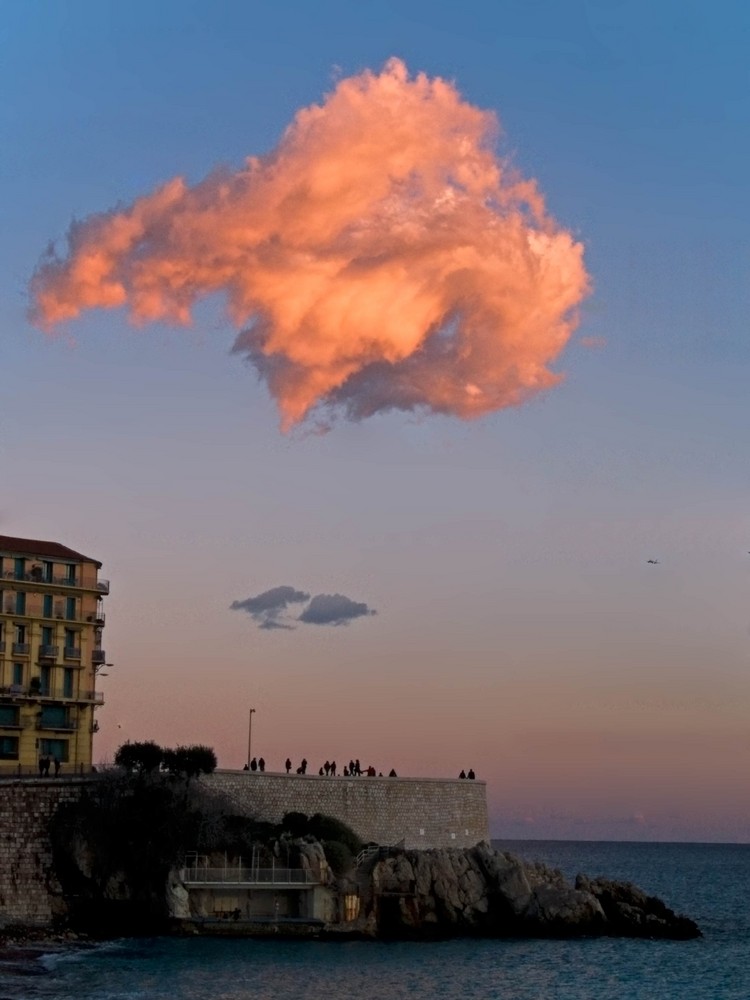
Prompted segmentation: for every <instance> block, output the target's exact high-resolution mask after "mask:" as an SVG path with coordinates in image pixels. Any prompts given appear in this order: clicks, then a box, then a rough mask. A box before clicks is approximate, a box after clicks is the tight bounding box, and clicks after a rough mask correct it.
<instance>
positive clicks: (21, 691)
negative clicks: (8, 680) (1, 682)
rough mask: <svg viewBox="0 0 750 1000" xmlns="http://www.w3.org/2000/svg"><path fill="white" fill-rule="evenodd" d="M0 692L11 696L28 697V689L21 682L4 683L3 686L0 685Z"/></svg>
mask: <svg viewBox="0 0 750 1000" xmlns="http://www.w3.org/2000/svg"><path fill="white" fill-rule="evenodd" d="M0 694H2V695H5V696H6V697H8V696H9V697H11V698H28V697H29V693H28V690H27V689H26V688H25V687H24V685H23V684H6V685H5V686H4V687H0Z"/></svg>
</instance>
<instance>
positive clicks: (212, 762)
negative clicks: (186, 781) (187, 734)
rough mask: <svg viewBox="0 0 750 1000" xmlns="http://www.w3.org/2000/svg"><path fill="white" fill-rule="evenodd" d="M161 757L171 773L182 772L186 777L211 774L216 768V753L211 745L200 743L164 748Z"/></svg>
mask: <svg viewBox="0 0 750 1000" xmlns="http://www.w3.org/2000/svg"><path fill="white" fill-rule="evenodd" d="M162 759H163V763H164V767H165V768H166V769H167V770H168V771H169V772H170V773H171V774H184V775H186V776H187V777H188V778H196V777H197V776H198V775H199V774H212V773H213V772H214V771H215V770H216V754H215V753H214V751H213V750H212V749H211V747H206V746H201V745H200V744H195V745H193V746H187V747H176V748H175V749H174V750H169V749H167V750H164V751H163V754H162Z"/></svg>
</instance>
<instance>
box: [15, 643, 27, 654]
mask: <svg viewBox="0 0 750 1000" xmlns="http://www.w3.org/2000/svg"><path fill="white" fill-rule="evenodd" d="M29 648H30V647H29V644H28V642H14V643H13V655H14V656H28V653H29Z"/></svg>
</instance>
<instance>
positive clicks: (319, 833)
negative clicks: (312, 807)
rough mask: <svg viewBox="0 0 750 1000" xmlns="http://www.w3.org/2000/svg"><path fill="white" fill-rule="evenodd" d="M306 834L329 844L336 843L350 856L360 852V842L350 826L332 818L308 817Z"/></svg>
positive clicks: (320, 815)
mask: <svg viewBox="0 0 750 1000" xmlns="http://www.w3.org/2000/svg"><path fill="white" fill-rule="evenodd" d="M307 832H308V833H311V834H312V835H313V837H316V838H317V839H318V840H322V841H325V842H326V843H330V842H331V841H338V843H340V844H344V846H345V847H346V848H347V849H348V851H349V853H350V854H353V855H354V854H358V853H359V852H360V851H361V850H362V841H361V840H360V839H359V837H358V836H357V834H356V833H355V832H354V830H352V828H351V827H350V826H347V824H346V823H343V822H342V821H341V820H340V819H335V818H334V817H333V816H326V815H325V814H324V813H315V815H314V816H311V817H310V822H309V824H308V827H307Z"/></svg>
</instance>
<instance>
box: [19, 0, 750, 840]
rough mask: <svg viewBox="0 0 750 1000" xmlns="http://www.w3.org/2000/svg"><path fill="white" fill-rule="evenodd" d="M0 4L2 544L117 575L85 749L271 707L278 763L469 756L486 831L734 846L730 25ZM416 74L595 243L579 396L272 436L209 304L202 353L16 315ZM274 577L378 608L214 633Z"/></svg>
mask: <svg viewBox="0 0 750 1000" xmlns="http://www.w3.org/2000/svg"><path fill="white" fill-rule="evenodd" d="M2 17H3V21H4V30H3V32H2V38H3V41H2V42H0V46H2V51H1V52H0V86H2V91H3V93H5V94H6V95H9V97H6V100H5V101H4V102H3V105H2V108H0V131H1V132H2V135H3V137H4V138H3V143H2V151H1V152H0V190H1V191H2V195H1V196H0V265H1V266H0V283H1V284H0V324H1V326H0V328H1V329H2V338H1V339H0V365H1V366H2V372H3V375H4V378H3V384H4V390H5V406H4V407H3V410H2V432H3V433H2V437H1V438H0V463H2V468H3V470H4V473H5V475H4V479H3V482H4V489H3V491H2V494H0V530H2V531H4V532H5V533H7V534H12V535H28V536H30V537H41V538H53V539H57V540H59V541H61V542H63V543H65V544H68V545H71V546H72V547H74V548H78V549H81V550H82V551H84V552H87V553H88V552H90V553H91V554H92V555H95V556H97V557H98V558H100V559H101V560H102V561H103V563H104V569H103V573H104V575H105V576H109V577H110V578H111V579H112V596H111V598H110V600H109V603H108V623H107V630H106V631H107V644H106V645H107V649H108V651H109V652H110V655H111V656H112V658H113V659H114V660H115V662H116V664H117V666H116V668H114V669H113V670H112V671H111V672H110V676H109V677H108V678H107V680H106V681H105V683H106V685H107V689H106V696H107V705H106V706H105V707H104V708H103V709H102V710H101V717H100V718H101V725H102V730H101V733H100V736H99V737H98V739H99V740H100V743H99V745H98V749H99V752H100V753H101V754H102V755H103V756H106V755H107V754H110V753H111V752H112V749H113V748H114V747H115V746H116V745H117V743H118V741H119V740H120V739H121V738H122V737H123V736H126V737H129V738H133V739H138V738H155V739H161V740H162V741H163V742H166V743H168V742H178V741H186V740H193V739H195V740H201V741H206V742H210V743H212V744H214V745H216V746H217V749H218V750H219V756H220V758H221V759H222V762H223V763H224V764H226V765H227V766H236V765H238V764H241V762H242V758H243V753H244V745H245V726H246V709H247V706H249V705H251V704H253V705H255V706H256V707H257V714H256V718H255V720H254V731H255V733H256V737H255V738H256V739H257V740H258V741H259V743H258V748H259V752H264V755H265V756H266V759H267V760H269V761H271V762H273V761H274V760H276V758H278V764H279V765H280V764H281V761H282V760H283V759H284V758H285V757H286V755H287V753H289V754H291V755H292V756H293V757H294V756H295V755H296V756H300V757H301V756H302V755H305V756H307V757H308V759H311V760H313V759H315V755H316V754H317V755H319V756H320V757H321V760H323V759H325V758H330V757H336V758H337V759H338V758H341V759H348V757H349V756H359V757H360V759H362V760H363V762H364V760H365V758H372V760H373V763H374V764H375V765H376V766H377V767H378V768H379V769H380V768H381V767H383V768H384V769H390V767H391V766H394V765H395V766H396V768H397V770H398V771H399V773H430V774H444V773H446V774H449V773H453V772H454V771H455V772H457V771H458V770H460V768H461V767H470V766H473V767H474V768H475V769H476V770H477V771H478V773H480V775H482V776H486V777H487V778H488V780H489V782H490V795H491V805H492V816H493V830H494V831H495V832H496V833H498V834H502V835H507V836H511V835H529V836H587V835H590V836H596V837H598V836H612V837H622V838H624V839H627V838H628V837H643V838H646V839H691V838H694V839H730V840H733V839H746V830H747V820H748V818H750V814H748V812H747V807H746V806H745V805H742V804H741V802H742V798H743V795H744V793H743V792H742V789H744V787H745V786H744V774H745V773H746V769H747V765H748V764H749V763H750V760H749V759H748V758H749V757H750V754H749V753H748V750H749V744H748V736H747V727H746V718H747V712H748V709H750V684H748V680H747V666H748V643H749V642H750V634H749V633H748V629H749V627H750V611H748V609H747V594H748V574H749V573H750V555H748V550H749V549H750V544H749V542H750V514H749V513H748V508H747V496H748V488H749V487H750V482H749V480H750V463H748V455H747V445H746V440H745V439H746V431H745V427H746V424H747V403H746V396H747V388H746V386H747V378H748V369H749V368H750V364H749V362H750V354H749V345H748V336H747V315H748V304H749V303H748V290H747V289H748V281H747V276H748V250H747V234H746V226H747V222H746V220H747V218H748V207H749V206H748V186H747V179H746V174H747V167H746V165H747V162H748V153H749V150H748V143H749V141H750V140H749V138H748V129H747V121H748V111H749V110H750V109H749V108H748V95H749V94H750V88H749V87H748V82H749V81H748V68H747V58H746V53H747V48H748V41H749V40H750V39H749V38H748V34H749V31H748V29H749V28H750V14H749V13H748V11H747V8H746V6H745V5H740V4H739V3H737V4H734V3H722V4H719V5H714V6H713V7H711V8H709V7H708V6H706V5H705V4H698V3H659V4H646V3H627V4H626V3H614V2H613V3H605V2H601V3H581V4H576V3H566V2H550V3H543V2H542V3H530V2H523V3H521V2H519V3H503V2H500V3H493V4H489V3H487V4H483V3H467V4H462V5H455V4H447V3H446V4H441V3H430V4H427V3H418V2H411V3H399V4H396V3H385V2H381V3H358V4H351V3H326V2H320V3H315V4H312V3H299V2H297V3H295V2H290V3H285V4H280V5H273V6H272V5H270V4H260V3H257V4H245V3H212V4H205V3H192V2H181V3H170V2H164V0H162V2H160V3H159V4H148V3H139V2H134V3H130V4H127V5H124V4H114V3H106V2H103V3H93V2H92V3H85V2H78V3H73V2H68V3H64V2H60V3H35V4H28V3H20V2H7V3H6V4H5V5H4V7H3V11H2ZM394 55H395V56H399V57H400V58H402V59H403V60H404V61H405V62H406V63H407V65H408V66H409V68H410V69H411V70H412V71H417V70H424V71H425V72H427V73H428V74H430V75H440V76H444V77H447V78H449V79H452V80H454V81H455V82H456V85H457V86H458V88H459V89H460V91H461V93H462V94H463V96H464V97H465V99H466V100H468V101H469V102H471V103H472V104H475V105H477V106H479V107H482V108H487V109H493V110H495V111H496V113H497V114H498V116H499V119H500V122H501V126H502V129H503V137H502V148H503V150H504V151H505V152H508V153H511V154H512V156H513V158H514V160H515V162H516V163H517V164H518V166H519V167H520V168H521V169H522V171H523V172H524V173H525V174H527V175H530V176H533V177H535V178H537V180H538V182H539V185H540V187H541V190H542V191H543V192H544V194H545V195H546V198H547V201H548V206H549V209H550V211H551V212H552V214H553V215H554V216H555V217H556V218H557V219H558V220H559V221H560V222H561V223H562V224H563V225H564V226H566V227H568V228H569V229H571V230H572V231H573V232H574V234H575V235H576V237H577V238H578V239H580V240H581V241H582V242H583V243H584V245H585V248H586V264H587V267H588V270H589V272H590V274H591V276H592V282H593V293H592V295H591V296H590V298H589V299H588V300H587V302H586V303H585V304H584V307H583V310H582V319H581V325H580V327H579V330H578V332H577V334H576V335H575V336H574V338H573V339H572V341H571V344H570V345H569V347H568V348H567V350H566V351H565V352H564V354H563V355H562V358H561V359H560V361H559V363H558V365H557V366H556V367H557V368H558V369H559V370H561V371H563V372H564V373H565V375H566V378H565V381H564V382H563V384H562V385H561V386H560V387H558V388H556V389H553V390H552V391H551V392H549V393H548V394H546V395H545V396H543V397H539V398H537V399H536V400H534V401H532V402H530V403H528V404H526V405H525V406H522V407H520V408H518V409H514V410H505V411H502V412H499V413H497V414H495V415H493V416H490V417H486V418H483V419H482V420H480V421H478V422H472V423H462V422H459V421H456V420H451V419H448V418H444V417H430V418H425V419H419V420H418V419H415V418H414V417H410V416H406V415H404V414H389V415H386V416H377V417H374V418H372V419H370V420H369V421H363V422H361V423H357V424H347V423H345V422H339V423H338V424H337V425H336V427H335V428H334V430H333V431H332V432H331V433H329V434H327V435H324V436H314V435H305V434H304V433H299V432H295V433H292V434H291V435H288V436H284V435H282V434H281V433H280V431H279V429H278V417H277V414H276V411H275V408H274V406H273V404H272V401H271V400H270V399H269V396H268V393H267V390H266V388H265V387H264V386H263V385H262V384H261V383H259V382H258V380H257V378H256V376H255V375H254V373H253V372H252V371H251V370H249V369H248V368H246V367H245V365H244V364H243V362H242V361H241V360H240V359H239V358H238V357H237V356H232V355H230V353H229V351H230V348H231V345H232V342H233V339H234V333H233V329H232V327H231V324H230V323H229V322H228V320H227V319H226V317H225V315H224V313H223V310H222V303H221V301H220V300H218V299H211V300H210V301H207V302H206V303H204V304H203V305H201V306H200V307H199V309H198V310H197V312H196V317H195V322H194V324H193V326H192V327H191V328H190V329H189V330H187V331H184V330H175V329H171V328H169V327H167V326H165V325H155V326H152V327H144V328H141V329H138V330H133V328H132V327H130V326H129V324H128V322H127V320H126V317H125V316H124V315H123V314H121V313H119V312H111V313H101V312H99V313H93V314H88V315H84V316H83V317H82V318H81V319H79V320H77V321H75V322H72V323H69V324H67V325H66V326H65V327H64V328H61V329H60V330H58V331H57V335H56V338H55V339H53V340H49V339H47V338H46V337H45V336H44V335H43V334H42V333H41V332H40V331H38V330H36V329H35V328H34V327H32V326H31V325H30V324H29V322H28V321H27V319H26V308H27V305H28V299H27V291H26V288H27V282H28V280H29V278H30V276H31V274H32V273H33V271H34V268H35V267H36V265H37V262H38V260H39V258H40V255H41V254H42V252H43V251H44V249H45V247H46V245H47V244H48V242H49V241H50V240H57V241H60V240H62V238H63V237H64V234H65V231H66V229H67V227H68V225H69V223H70V221H71V219H73V218H83V217H85V216H87V215H89V214H90V213H92V212H99V211H105V210H107V209H110V208H112V207H114V206H116V205H117V204H119V203H128V202H130V201H131V200H132V199H133V198H135V197H137V196H139V195H142V194H145V193H148V192H150V191H151V190H152V189H153V188H154V187H155V186H156V185H158V184H159V183H161V182H163V181H165V180H167V179H169V178H171V177H173V176H175V175H177V174H181V175H184V176H185V177H186V178H187V179H188V180H189V181H190V182H195V181H197V180H199V179H201V178H202V177H203V176H205V175H206V174H207V173H208V172H209V171H210V170H211V169H212V168H213V167H215V166H216V165H217V164H227V165H229V166H232V167H237V166H239V165H240V164H241V163H242V161H243V159H244V157H246V156H248V155H251V154H254V155H257V154H262V153H264V152H266V151H268V150H269V149H271V148H272V147H273V146H274V145H275V143H276V142H277V141H278V139H279V137H280V136H281V134H282V132H283V130H284V129H285V127H286V126H287V125H288V123H289V122H290V120H291V118H292V116H293V115H294V113H295V111H296V110H297V109H298V108H300V107H303V106H305V105H308V104H311V103H313V102H318V101H320V100H321V99H322V98H323V96H324V94H325V93H326V92H328V91H330V90H331V88H332V87H333V85H334V83H335V81H336V79H338V78H339V77H341V76H348V75H351V74H353V73H357V72H360V71H361V70H363V69H365V68H368V67H369V68H371V69H374V70H379V69H380V68H381V67H382V65H383V64H384V63H385V61H386V60H387V59H388V58H389V57H390V56H394ZM583 337H596V338H604V341H605V343H604V346H602V347H600V348H597V349H592V348H586V347H584V346H583V345H582V344H581V338H583ZM70 338H74V339H75V342H76V343H75V345H72V344H71V343H70ZM653 556H656V557H658V558H659V559H660V560H661V564H660V566H659V567H656V572H653V571H652V570H653V567H651V566H648V565H647V564H646V560H647V559H648V558H649V557H653ZM282 584H287V585H292V586H295V587H299V588H301V589H303V590H305V591H309V592H311V593H318V592H323V593H335V592H341V593H344V594H346V595H348V596H349V597H351V598H352V599H354V600H356V601H365V602H367V604H368V605H369V606H370V607H373V608H376V609H377V611H378V614H377V616H374V617H368V618H366V619H363V620H361V621H357V622H354V623H352V625H350V626H349V627H347V628H336V629H330V628H329V629H325V628H323V629H315V628H313V627H308V628H305V629H297V630H295V631H294V632H289V633H284V634H280V633H277V632H275V631H274V632H268V633H265V632H261V631H258V630H257V629H256V628H255V627H254V625H253V623H252V622H251V620H250V619H249V618H244V617H243V616H242V615H239V614H238V613H237V612H230V611H229V605H230V604H231V602H232V601H234V600H241V599H245V598H247V597H248V596H250V595H251V594H257V593H259V592H261V591H263V590H265V589H268V588H270V587H273V586H278V585H282ZM688 775H689V776H690V778H691V780H690V781H688V780H687V777H688ZM717 775H720V776H721V777H720V779H718V780H717Z"/></svg>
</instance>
